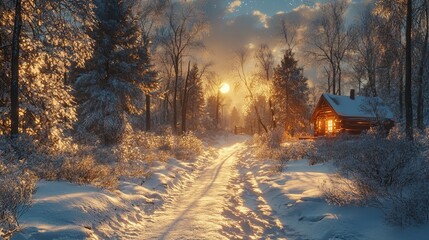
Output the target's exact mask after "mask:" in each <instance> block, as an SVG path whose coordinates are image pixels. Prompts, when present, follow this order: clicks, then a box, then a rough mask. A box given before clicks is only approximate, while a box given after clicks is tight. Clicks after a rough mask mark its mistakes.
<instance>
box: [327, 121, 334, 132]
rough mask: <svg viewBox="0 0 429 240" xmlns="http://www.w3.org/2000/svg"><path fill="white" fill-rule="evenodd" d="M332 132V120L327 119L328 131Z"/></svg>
mask: <svg viewBox="0 0 429 240" xmlns="http://www.w3.org/2000/svg"><path fill="white" fill-rule="evenodd" d="M332 132H334V121H333V120H328V133H332Z"/></svg>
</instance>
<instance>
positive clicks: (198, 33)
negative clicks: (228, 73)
mask: <svg viewBox="0 0 429 240" xmlns="http://www.w3.org/2000/svg"><path fill="white" fill-rule="evenodd" d="M166 18H167V19H166V21H167V22H166V25H165V26H163V27H161V28H160V29H158V41H159V42H160V44H161V46H162V47H163V49H164V50H165V51H166V54H167V56H168V57H169V58H170V59H169V60H170V63H171V64H172V66H173V70H174V71H173V75H174V83H173V122H172V127H173V130H174V132H176V133H177V114H178V106H177V99H178V94H179V89H178V87H179V79H180V77H181V76H182V72H181V69H180V68H181V64H182V62H183V59H184V57H186V56H187V54H188V53H189V50H191V49H195V48H197V49H198V48H203V47H204V45H203V43H202V42H201V38H202V36H203V35H204V34H205V33H206V32H207V30H208V28H207V23H206V21H205V19H204V17H203V16H202V14H201V13H200V12H199V11H198V10H197V9H196V8H195V7H194V6H193V5H192V3H187V2H184V3H173V2H171V3H170V6H169V9H168V10H167V12H166Z"/></svg>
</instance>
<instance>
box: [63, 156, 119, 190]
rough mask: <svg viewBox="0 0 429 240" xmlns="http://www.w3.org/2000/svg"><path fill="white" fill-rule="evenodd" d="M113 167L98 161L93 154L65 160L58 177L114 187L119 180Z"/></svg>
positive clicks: (109, 187)
mask: <svg viewBox="0 0 429 240" xmlns="http://www.w3.org/2000/svg"><path fill="white" fill-rule="evenodd" d="M116 176H117V175H116V174H115V172H114V169H113V167H111V166H110V165H106V164H100V163H97V162H96V161H95V160H94V158H93V157H92V156H84V157H82V158H78V159H76V158H71V159H67V160H65V161H64V162H63V163H62V165H61V168H60V170H59V173H58V179H64V180H68V181H70V182H73V183H77V184H92V185H95V186H98V187H103V188H108V189H114V188H116V187H117V184H118V180H117V177H116Z"/></svg>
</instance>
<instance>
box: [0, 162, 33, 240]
mask: <svg viewBox="0 0 429 240" xmlns="http://www.w3.org/2000/svg"><path fill="white" fill-rule="evenodd" d="M3 170H5V169H4V168H3ZM1 173H2V174H1V175H0V236H1V237H3V238H8V237H10V236H11V235H12V233H13V232H15V231H17V230H18V229H19V221H18V220H19V217H20V216H21V215H22V214H23V213H24V212H25V211H26V210H27V209H28V208H29V207H30V206H31V197H32V195H33V193H34V191H35V186H36V182H37V177H36V176H35V175H34V174H33V173H32V172H31V171H22V172H21V171H17V172H6V173H5V172H4V171H2V172H1Z"/></svg>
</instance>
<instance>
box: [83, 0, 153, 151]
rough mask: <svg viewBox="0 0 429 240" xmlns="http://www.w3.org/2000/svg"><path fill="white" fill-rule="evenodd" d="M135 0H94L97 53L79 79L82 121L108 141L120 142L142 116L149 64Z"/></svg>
mask: <svg viewBox="0 0 429 240" xmlns="http://www.w3.org/2000/svg"><path fill="white" fill-rule="evenodd" d="M133 4H134V3H133V1H122V0H116V1H112V0H98V1H95V5H96V9H95V16H96V19H97V25H96V27H95V28H94V30H93V31H92V32H91V33H90V35H91V37H92V38H93V39H94V41H95V46H94V56H93V58H92V59H91V60H90V61H89V63H88V64H87V66H86V69H85V72H84V73H83V74H81V75H80V76H79V77H78V79H77V81H76V89H77V91H78V96H79V99H80V101H81V108H80V111H79V114H80V115H79V118H80V119H79V121H80V123H81V126H82V127H83V129H85V130H86V131H88V132H89V133H92V134H96V135H97V136H98V137H99V138H100V140H101V141H102V142H103V143H104V144H112V143H117V142H119V141H120V140H121V139H122V137H123V134H124V133H125V132H126V130H127V129H129V128H132V127H136V126H138V125H141V124H142V122H143V119H142V116H143V111H144V103H145V101H144V100H145V99H144V90H145V89H146V87H147V86H146V85H145V83H147V81H146V80H147V79H145V78H143V77H142V73H144V72H145V71H146V70H148V68H147V67H149V65H145V63H146V62H147V60H148V59H147V58H148V54H147V51H146V50H147V49H146V50H145V49H144V48H142V47H141V46H142V45H144V44H143V43H142V39H143V38H142V37H141V33H140V32H139V28H138V25H137V21H136V20H135V19H133V14H132V10H131V9H132V7H133ZM142 49H143V52H142Z"/></svg>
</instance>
